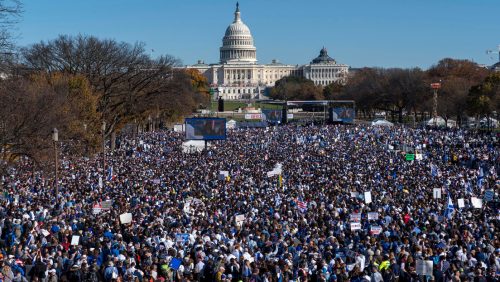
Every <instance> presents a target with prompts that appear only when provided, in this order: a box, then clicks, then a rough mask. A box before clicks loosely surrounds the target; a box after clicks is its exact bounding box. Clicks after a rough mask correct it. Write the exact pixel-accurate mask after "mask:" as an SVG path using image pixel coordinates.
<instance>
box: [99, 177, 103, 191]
mask: <svg viewBox="0 0 500 282" xmlns="http://www.w3.org/2000/svg"><path fill="white" fill-rule="evenodd" d="M99 188H102V177H100V176H99Z"/></svg>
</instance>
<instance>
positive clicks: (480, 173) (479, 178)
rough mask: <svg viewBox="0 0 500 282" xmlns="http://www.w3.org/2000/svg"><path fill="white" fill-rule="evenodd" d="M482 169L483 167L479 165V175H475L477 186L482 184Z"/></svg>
mask: <svg viewBox="0 0 500 282" xmlns="http://www.w3.org/2000/svg"><path fill="white" fill-rule="evenodd" d="M483 179H484V171H483V167H481V166H480V167H479V175H478V176H477V187H481V186H483Z"/></svg>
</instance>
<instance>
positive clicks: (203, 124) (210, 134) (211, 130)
mask: <svg viewBox="0 0 500 282" xmlns="http://www.w3.org/2000/svg"><path fill="white" fill-rule="evenodd" d="M185 124H186V127H185V130H186V139H187V140H222V139H226V119H225V118H187V119H186V120H185Z"/></svg>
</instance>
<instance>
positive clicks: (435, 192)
mask: <svg viewBox="0 0 500 282" xmlns="http://www.w3.org/2000/svg"><path fill="white" fill-rule="evenodd" d="M432 198H434V199H441V188H434V189H432Z"/></svg>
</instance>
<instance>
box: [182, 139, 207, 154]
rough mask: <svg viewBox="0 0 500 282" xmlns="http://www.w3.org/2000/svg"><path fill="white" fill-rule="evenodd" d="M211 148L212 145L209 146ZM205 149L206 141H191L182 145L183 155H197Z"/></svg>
mask: <svg viewBox="0 0 500 282" xmlns="http://www.w3.org/2000/svg"><path fill="white" fill-rule="evenodd" d="M207 146H208V147H210V143H209V144H207ZM204 148H205V141H203V140H189V141H186V142H184V143H182V152H183V153H195V152H201V151H203V149H204Z"/></svg>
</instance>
